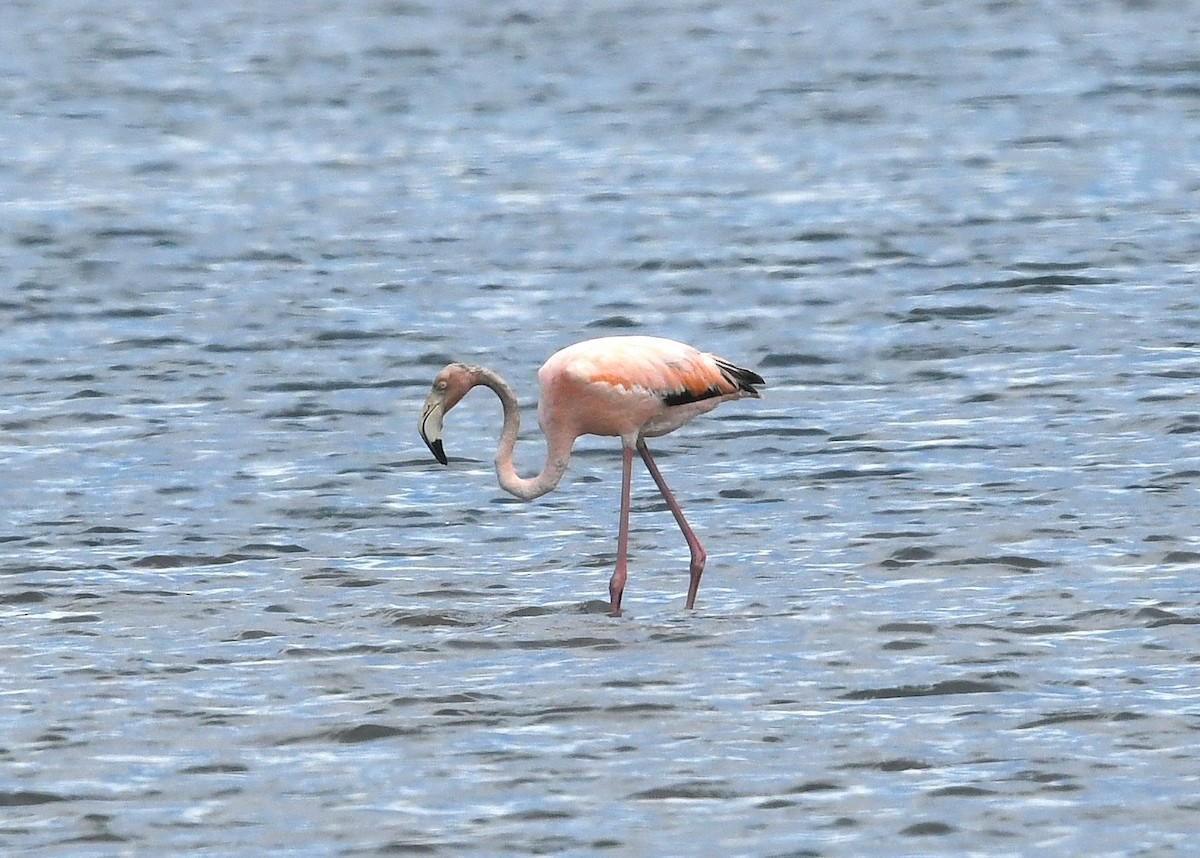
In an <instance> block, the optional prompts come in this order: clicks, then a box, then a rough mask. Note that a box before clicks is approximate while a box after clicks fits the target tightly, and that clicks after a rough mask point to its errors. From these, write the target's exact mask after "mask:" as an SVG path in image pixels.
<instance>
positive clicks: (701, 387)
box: [419, 336, 766, 616]
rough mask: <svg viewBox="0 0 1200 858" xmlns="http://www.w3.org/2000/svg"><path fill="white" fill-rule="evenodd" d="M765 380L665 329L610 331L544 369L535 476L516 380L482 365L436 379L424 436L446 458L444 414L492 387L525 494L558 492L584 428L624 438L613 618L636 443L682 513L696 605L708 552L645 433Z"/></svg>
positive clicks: (499, 456)
mask: <svg viewBox="0 0 1200 858" xmlns="http://www.w3.org/2000/svg"><path fill="white" fill-rule="evenodd" d="M765 383H766V382H764V381H763V379H762V377H761V376H760V375H759V374H758V373H756V372H753V371H751V370H748V369H743V368H741V367H739V366H735V365H734V364H731V363H729V362H728V361H726V360H722V359H721V358H719V357H717V356H715V355H711V354H707V353H705V352H701V351H698V350H696V349H694V348H692V347H691V346H688V345H684V344H683V343H677V342H675V341H674V340H667V339H663V338H661V337H640V336H639V337H602V338H600V339H595V340H586V341H584V342H581V343H576V344H575V345H572V346H567V347H566V348H565V349H562V350H561V351H558V352H555V353H554V354H553V355H551V356H550V359H549V360H548V361H546V363H545V364H543V365H542V368H541V369H540V370H538V386H539V387H540V388H541V398H540V400H539V401H538V424H539V425H540V426H541V428H542V433H543V434H544V435H545V437H546V464H545V466H544V467H543V468H542V471H541V473H539V474H538V475H537V476H535V477H529V478H523V477H519V476H517V472H516V471H515V470H514V468H513V448H514V447H515V446H516V443H517V432H518V430H519V428H520V423H521V412H520V408H519V406H518V405H517V398H516V396H515V395H514V394H513V392H512V388H510V387H509V386H508V384H506V383H505V381H504V379H502V378H501V377H500V376H499V375H497V374H496V373H494V372H492V371H491V370H489V369H485V368H484V367H481V366H471V365H468V364H461V363H452V364H450V365H449V366H447V367H446V368H445V369H443V370H442V371H441V372H439V373H438V374H437V375H436V376H435V377H434V379H433V390H432V391H431V392H430V394H429V397H428V398H427V399H426V400H425V408H424V410H423V411H422V412H421V422H420V427H419V428H420V432H421V437H422V438H423V439H424V441H425V443H426V445H428V447H429V449H430V451H431V452H432V453H433V455H434V457H435V458H436V459H437V460H438V461H439V462H441V463H442V464H443V465H445V464H447V461H448V460H447V459H446V453H445V451H444V450H443V449H442V418H443V416H444V415H445V414H446V412H447V411H449V410H450V409H451V408H453V407H454V406H455V405H456V404H457V403H458V402H459V400H461V399H462V398H463V397H464V396H465V395H466V394H467V391H469V390H470V389H471V388H473V387H475V386H476V385H480V384H482V385H484V386H485V387H489V388H491V389H492V390H493V391H494V392H495V393H496V395H497V396H498V397H500V402H501V404H502V405H503V406H504V427H503V429H501V431H500V443H499V445H498V446H497V448H496V476H497V477H498V478H499V481H500V487H501V488H502V489H504V490H505V491H506V492H508V493H509V494H513V495H516V496H517V497H519V498H521V499H522V500H533V499H534V498H536V497H540V496H542V495H544V494H546V493H547V492H549V491H552V490H553V489H554V488H555V487H556V486H557V485H558V483H559V480H561V479H562V476H563V474H564V473H565V472H566V470H567V462H568V461H569V460H570V458H571V447H572V445H573V444H574V443H575V439H576V438H578V437H579V436H580V435H613V436H616V437H618V438H620V439H621V445H622V448H623V457H624V458H623V470H622V473H621V521H620V526H619V529H618V531H617V565H616V569H615V571H614V572H613V575H612V579H611V580H610V581H609V584H608V592H609V599H610V608H611V611H612V614H613V615H614V616H616V615H619V613H620V610H621V595H622V593H623V592H624V590H625V577H626V557H627V553H628V546H629V493H630V478H631V474H632V471H633V451H634V450H637V451H638V453H640V454H641V456H642V461H644V462H645V463H646V468H647V470H649V471H650V476H651V477H653V478H654V482H655V484H656V485H657V486H658V490H659V491H660V492H662V496H663V500H665V501H666V502H667V507H668V508H669V509H670V510H671V514H672V515H673V516H674V517H675V521H676V523H677V524H678V525H679V529H680V530H681V531H682V532H683V538H684V539H685V540H687V544H688V549H689V551H690V552H691V567H690V571H691V582H690V583H689V585H688V595H687V607H688V608H692V607H694V606H695V604H696V590H697V589H699V587H700V575H701V573H703V571H704V560H705V553H704V548H703V547H702V546H701V545H700V540H699V539H697V538H696V534H695V533H693V532H692V529H691V527H689V526H688V523H687V520H686V519H684V517H683V511H682V510H681V509H680V508H679V504H678V503H677V502H676V500H675V497H674V496H673V495H672V494H671V490H670V489H669V488H667V484H666V482H665V481H664V480H663V477H662V474H661V473H660V472H659V470H658V465H656V464H655V462H654V458H653V457H652V456H651V455H650V450H649V449H648V448H647V447H646V441H645V439H646V438H654V437H657V436H659V435H665V434H667V433H668V432H673V431H675V430H676V429H678V428H679V427H680V426H682V425H683V424H684V423H686V422H687V421H689V420H691V419H692V418H693V417H696V416H698V415H700V414H704V413H705V412H707V411H711V410H712V409H714V408H716V407H717V406H718V405H719V404H720V403H722V402H725V401H726V400H729V399H740V398H742V397H744V396H745V397H754V398H758V397H759V392H758V390H756V389H755V387H754V385H762V384H765Z"/></svg>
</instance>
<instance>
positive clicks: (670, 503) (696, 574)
mask: <svg viewBox="0 0 1200 858" xmlns="http://www.w3.org/2000/svg"><path fill="white" fill-rule="evenodd" d="M637 448H638V452H639V453H641V454H642V461H643V462H645V463H646V470H648V471H649V472H650V476H652V477H654V484H655V485H657V486H658V490H659V491H660V492H662V496H663V500H665V501H666V502H667V509H669V510H671V515H673V516H675V523H676V524H678V525H679V529H680V531H682V532H683V538H684V539H686V540H687V544H688V551H690V552H691V554H692V562H691V565H690V567H689V570H688V571H689V572H690V573H691V582H690V583H689V584H688V594H687V604H686V605H685V607H686V608H688V609H689V610H691V609H692V608H694V607H696V591H697V590H699V589H700V576H701V575H702V574H703V573H704V561H705V559H706V558H707V556H708V555H707V554H705V552H704V546H703V545H701V544H700V540H699V539H697V538H696V534H695V533H694V532H693V531H692V529H691V527H689V526H688V523H687V519H685V518H684V517H683V510H681V509H680V508H679V503H678V502H677V501H676V500H675V496H674V495H673V494H671V490H670V489H669V488H667V481H666V480H664V479H663V475H662V472H661V471H659V470H658V465H656V464H655V463H654V458H653V457H652V456H651V455H650V448H649V447H647V446H646V442H645V441H643V440H642V439H641V438H639V439H638V442H637ZM629 453H630V451H629V450H626V451H625V454H626V461H628V460H629V458H630V457H629ZM626 503H628V484H626ZM626 517H628V515H627V516H626Z"/></svg>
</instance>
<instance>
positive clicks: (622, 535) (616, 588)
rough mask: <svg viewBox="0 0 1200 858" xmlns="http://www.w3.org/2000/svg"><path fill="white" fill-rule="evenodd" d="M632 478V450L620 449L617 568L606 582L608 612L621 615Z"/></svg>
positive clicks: (627, 548)
mask: <svg viewBox="0 0 1200 858" xmlns="http://www.w3.org/2000/svg"><path fill="white" fill-rule="evenodd" d="M632 479H633V450H631V449H630V448H628V447H625V448H624V449H622V451H621V522H620V524H619V525H618V526H617V568H616V569H615V570H613V574H612V579H611V580H610V581H609V582H608V599H609V613H611V614H612V616H614V617H619V616H620V615H621V594H622V593H624V592H625V570H626V566H627V563H628V555H629V491H630V488H629V487H630V483H631V482H632Z"/></svg>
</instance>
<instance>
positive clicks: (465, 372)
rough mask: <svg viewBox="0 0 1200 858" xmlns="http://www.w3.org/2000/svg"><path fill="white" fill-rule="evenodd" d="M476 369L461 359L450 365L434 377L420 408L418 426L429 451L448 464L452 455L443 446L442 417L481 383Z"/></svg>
mask: <svg viewBox="0 0 1200 858" xmlns="http://www.w3.org/2000/svg"><path fill="white" fill-rule="evenodd" d="M473 369H474V368H473V367H469V366H467V365H466V364H461V363H452V364H450V365H448V366H447V367H446V368H445V369H443V370H442V371H441V372H439V373H438V374H437V375H435V376H434V377H433V389H432V390H430V391H429V396H427V397H425V407H424V408H423V409H422V410H421V422H420V423H419V424H417V430H418V431H419V432H420V433H421V440H423V441H424V442H425V446H427V447H428V448H429V452H431V453H433V457H434V458H435V459H437V460H438V461H439V462H441V463H442V464H443V465H445V464H448V463H449V459H447V458H446V451H445V450H444V449H442V418H443V417H445V415H446V412H447V411H449V410H450V409H451V408H453V407H454V406H455V405H457V404H458V402H459V400H460V399H462V398H463V397H464V396H466V395H467V391H468V390H470V389H471V388H472V387H474V386H475V385H476V384H478V383H479V382H478V380H477V379H476V378H475V373H474V372H473V371H472V370H473Z"/></svg>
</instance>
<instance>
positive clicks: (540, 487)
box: [473, 367, 574, 500]
mask: <svg viewBox="0 0 1200 858" xmlns="http://www.w3.org/2000/svg"><path fill="white" fill-rule="evenodd" d="M473 370H474V375H475V379H476V380H475V383H476V384H482V385H484V386H486V387H490V388H491V389H492V390H493V391H494V392H495V394H496V396H498V397H500V403H501V405H503V406H504V427H503V428H502V429H501V430H500V443H499V444H498V445H497V446H496V477H497V479H499V481H500V488H502V489H504V490H505V491H506V492H508V493H509V494H510V495H516V496H517V497H519V498H520V499H521V500H533V499H534V498H537V497H541V496H542V495H544V494H546V493H547V492H550V491H553V490H554V489H555V487H556V486H557V485H558V483H559V481H560V480H561V479H562V477H563V474H565V473H566V471H567V462H569V461H570V459H571V443H572V442H573V441H574V439H573V438H567V439H561V438H557V437H551V436H548V437H547V438H546V464H545V465H543V466H542V471H541V473H539V474H538V475H537V476H535V477H520V476H518V475H517V471H516V469H515V468H514V467H513V450H514V448H515V447H516V446H517V433H518V432H519V431H520V428H521V407H520V405H518V404H517V397H516V394H514V393H513V391H512V388H511V387H509V386H508V384H507V383H506V382H505V381H504V379H502V378H501V377H500V376H498V375H497V374H496V373H494V372H492V371H491V370H490V369H486V368H484V367H474V368H473ZM564 441H565V443H564Z"/></svg>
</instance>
